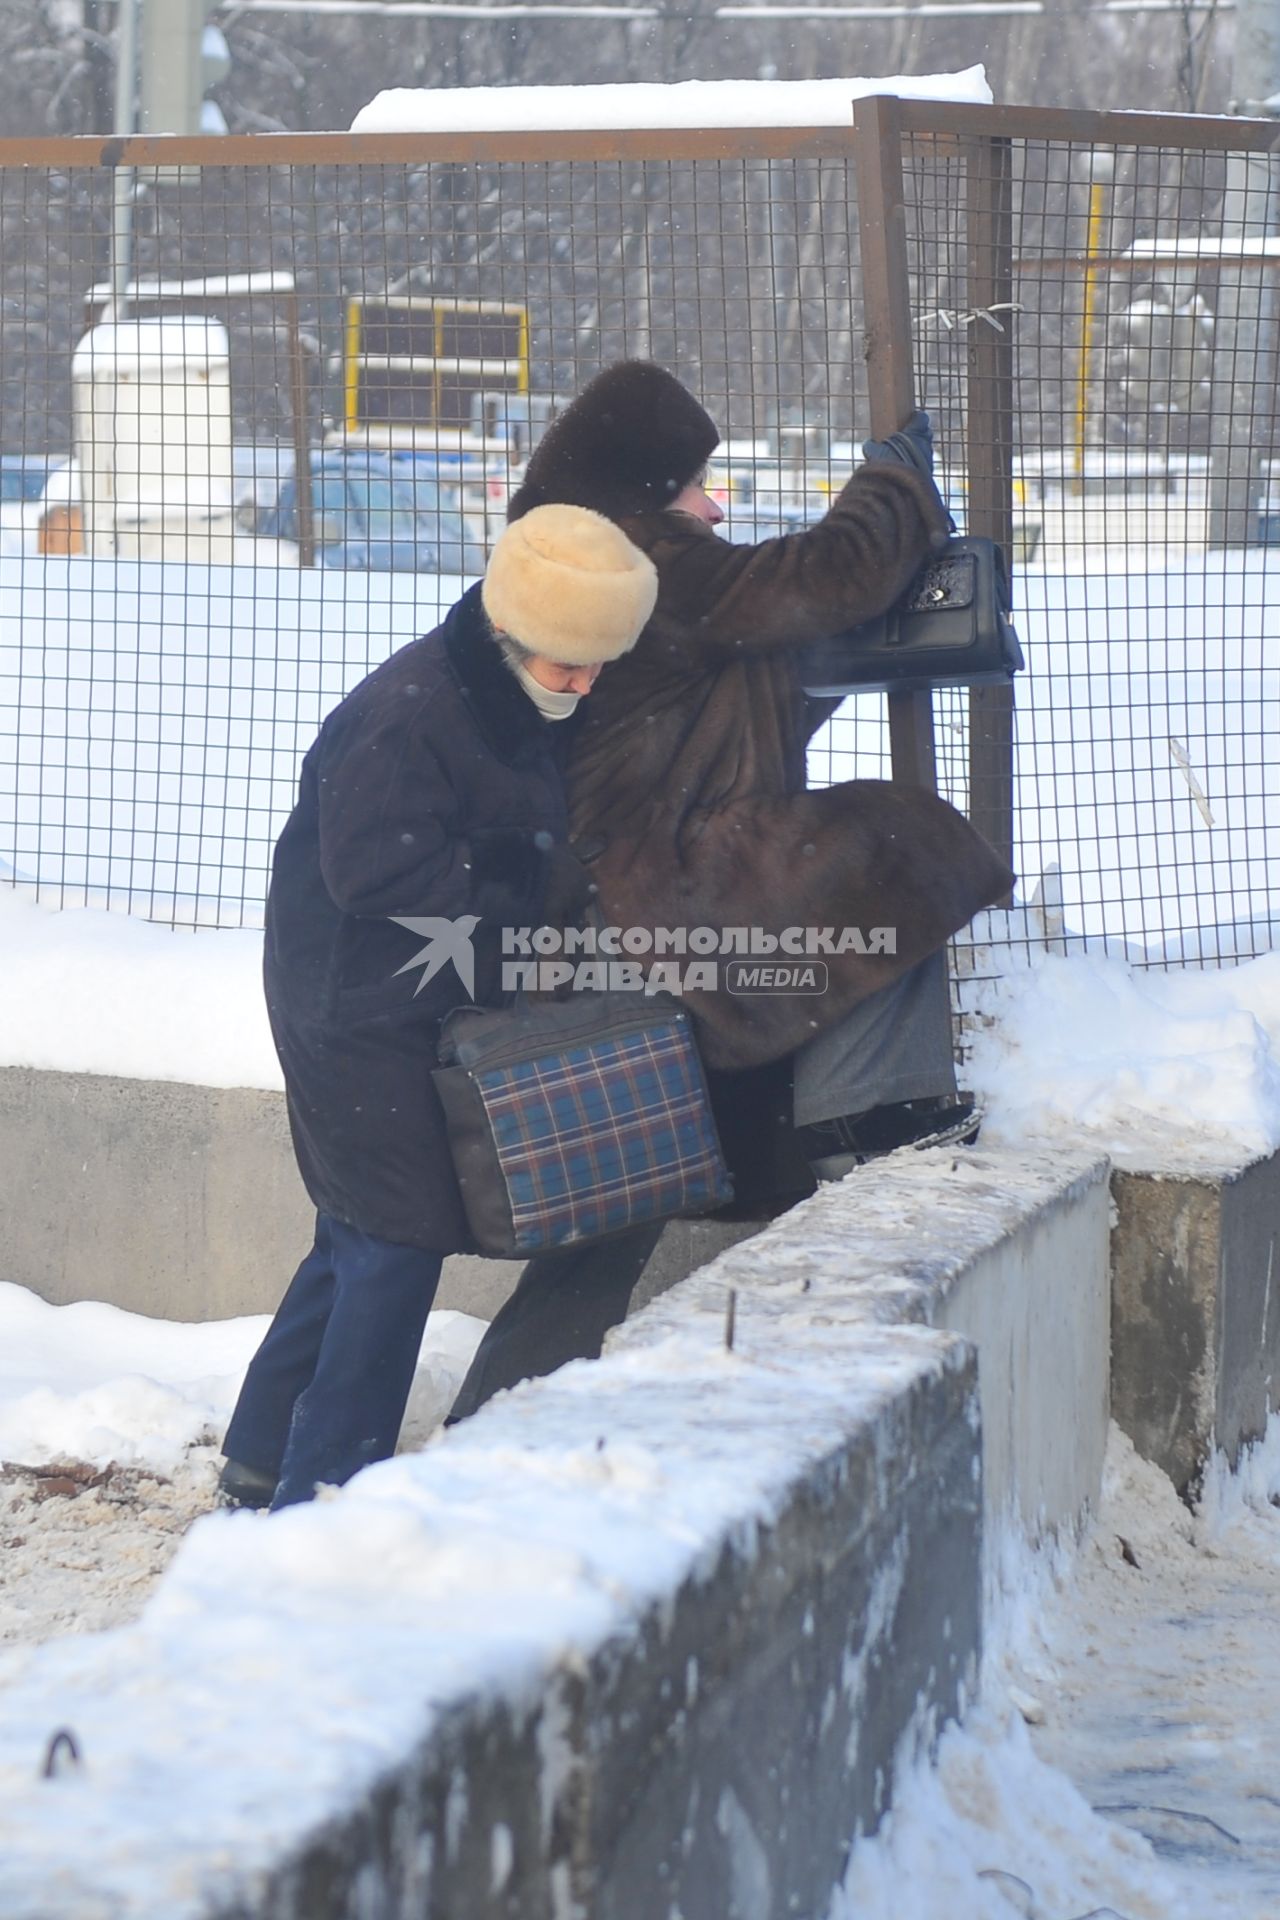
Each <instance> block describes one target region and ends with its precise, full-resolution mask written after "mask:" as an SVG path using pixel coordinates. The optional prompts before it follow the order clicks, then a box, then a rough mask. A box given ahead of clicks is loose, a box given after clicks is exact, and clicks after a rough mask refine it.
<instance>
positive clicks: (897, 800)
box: [509, 360, 1013, 1190]
mask: <svg viewBox="0 0 1280 1920" xmlns="http://www.w3.org/2000/svg"><path fill="white" fill-rule="evenodd" d="M718 441H719V434H718V432H717V430H716V428H715V426H714V424H713V422H712V421H711V419H710V417H709V415H708V414H707V413H706V412H705V410H704V409H703V408H702V406H701V405H700V404H699V403H698V401H697V400H696V399H695V398H694V397H693V395H692V394H691V393H689V392H688V390H687V389H686V388H685V387H683V386H682V385H681V384H680V382H679V381H678V380H676V379H675V378H674V377H673V376H672V375H671V374H669V373H668V372H666V371H665V369H664V368H662V367H658V366H655V365H653V364H651V363H649V362H646V361H637V360H631V361H622V362H620V363H618V364H616V365H614V366H611V367H607V368H606V369H605V370H604V372H603V373H601V374H599V375H598V376H597V377H596V378H595V379H594V380H592V381H591V382H590V383H589V384H588V385H587V386H586V387H585V388H584V389H583V391H582V393H581V394H580V395H579V396H578V398H577V399H576V400H575V401H573V402H572V404H571V405H570V406H569V407H568V408H566V410H565V411H564V412H563V413H562V414H560V415H559V416H558V418H557V419H556V420H555V421H554V422H553V423H552V425H551V427H550V428H549V429H548V431H547V433H546V435H545V436H544V438H543V440H542V442H541V444H540V445H539V446H538V448H537V449H536V451H535V452H534V454H533V457H532V459H531V460H530V462H529V467H528V470H527V474H526V477H525V480H524V483H523V485H522V486H521V487H520V489H519V491H518V492H517V493H516V494H515V496H514V498H513V500H512V502H511V508H510V516H509V517H510V518H511V519H512V520H518V519H519V518H520V516H521V515H522V514H525V513H527V512H528V511H529V510H530V509H531V508H533V507H536V506H539V505H542V504H544V503H546V502H550V501H562V502H569V503H573V504H577V505H582V506H591V507H594V508H595V509H596V510H597V511H599V512H601V513H604V514H607V515H608V516H609V517H610V518H611V519H613V520H615V521H616V522H617V524H618V525H619V526H620V527H622V529H623V530H624V532H625V533H626V534H627V535H628V537H629V538H630V539H631V540H632V541H633V542H634V543H635V544H636V546H638V547H639V548H640V549H641V550H642V551H643V552H644V553H647V554H648V555H649V557H650V559H651V560H652V561H653V563H654V565H655V567H656V569H657V574H658V599H657V604H656V607H655V609H654V612H653V615H652V617H651V618H650V620H649V622H648V624H647V626H646V627H645V629H644V632H643V633H642V634H641V637H640V640H639V642H638V643H637V645H636V646H635V648H634V649H633V650H632V651H631V652H630V653H629V654H628V655H627V656H626V657H625V658H624V659H622V660H620V661H618V662H616V663H614V664H613V665H611V666H609V667H607V668H606V669H605V671H604V673H603V674H602V675H601V679H600V684H599V686H598V688H597V689H596V692H595V694H594V697H593V699H592V701H591V705H590V710H589V713H588V716H587V718H586V720H585V722H584V724H583V726H582V728H581V731H580V732H579V734H578V737H577V739H576V741H575V744H574V748H573V755H572V760H571V765H570V808H571V824H572V831H573V833H574V836H575V841H576V843H577V844H579V845H580V846H583V845H586V844H587V843H595V844H596V845H598V847H599V851H598V854H597V856H596V858H595V860H594V864H593V868H592V871H593V877H594V878H595V880H596V883H597V886H598V890H599V905H600V907H601V908H602V910H603V913H604V916H605V919H606V920H607V921H608V922H610V923H612V924H614V925H617V926H619V927H623V928H640V929H650V930H653V929H657V928H666V929H682V928H683V929H692V928H698V927H702V928H706V927H710V928H714V929H717V930H723V929H729V928H756V929H760V930H761V931H762V933H763V935H764V936H765V945H766V950H767V943H768V941H769V940H770V939H773V940H777V939H778V938H780V936H782V935H783V933H784V932H785V931H786V930H788V929H797V928H799V929H834V935H835V939H836V941H837V942H839V940H840V938H841V936H842V934H845V951H843V952H839V951H837V952H834V953H832V952H829V951H828V952H823V953H822V954H821V958H822V960H823V962H824V964H825V967H826V989H825V992H822V993H821V994H818V995H816V996H815V995H807V996H806V995H803V994H800V995H794V994H793V995H787V994H768V993H758V994H743V993H736V992H727V991H724V990H723V966H724V958H725V956H723V955H722V956H721V959H720V966H721V975H720V982H719V985H718V988H717V990H714V991H712V990H699V991H695V992H693V993H691V994H690V995H689V1004H690V1007H691V1009H692V1011H693V1012H694V1013H695V1015H696V1017H697V1020H698V1026H699V1034H700V1039H701V1043H702V1048H703V1053H704V1056H705V1058H706V1060H707V1063H708V1065H709V1066H710V1067H712V1068H715V1069H720V1070H722V1071H723V1073H724V1076H725V1077H724V1079H723V1080H722V1081H721V1087H722V1090H723V1088H724V1086H726V1085H727V1086H728V1087H729V1088H730V1089H731V1091H732V1092H733V1093H734V1095H735V1098H734V1099H733V1100H732V1101H731V1102H730V1103H728V1106H727V1108H726V1110H727V1111H732V1112H735V1113H736V1114H738V1115H741V1114H742V1113H743V1112H744V1111H745V1110H746V1106H747V1105H750V1103H749V1102H748V1103H745V1104H744V1102H743V1100H742V1098H741V1097H740V1096H741V1095H742V1094H744V1093H747V1092H748V1091H751V1092H755V1093H759V1092H761V1091H764V1092H765V1094H766V1099H767V1102H768V1104H769V1106H770V1110H774V1109H776V1108H777V1106H778V1104H779V1101H778V1094H779V1088H780V1087H782V1088H783V1089H784V1097H785V1103H786V1105H787V1106H788V1107H789V1106H790V1104H791V1097H790V1084H789V1083H790V1078H791V1062H792V1061H794V1120H795V1122H796V1124H797V1126H798V1127H799V1128H800V1129H801V1138H802V1141H803V1145H804V1147H805V1151H806V1157H807V1158H808V1159H809V1160H810V1162H811V1163H814V1164H817V1165H818V1170H819V1172H820V1173H827V1174H830V1173H835V1172H840V1171H842V1170H844V1169H845V1168H846V1167H847V1166H848V1165H850V1164H852V1163H853V1162H854V1161H856V1160H858V1159H862V1158H865V1157H867V1155H868V1154H870V1153H874V1152H876V1151H884V1150H886V1149H887V1148H890V1147H892V1146H894V1145H898V1144H903V1143H905V1142H907V1141H909V1140H912V1139H917V1138H919V1137H921V1136H922V1135H927V1134H930V1133H933V1132H935V1131H937V1130H938V1127H939V1125H940V1122H942V1123H945V1122H948V1121H949V1122H951V1123H954V1122H955V1119H956V1117H957V1113H958V1111H959V1110H958V1109H957V1103H956V1090H955V1077H954V1068H953V1064H952V1048H951V1029H950V1015H949V1006H948V998H947V983H946V970H945V943H946V941H947V940H948V938H949V937H950V936H951V935H952V934H953V933H955V932H956V930H957V929H958V928H959V927H962V926H963V925H964V924H965V923H966V922H967V921H968V920H970V919H971V918H972V917H973V915H974V914H975V913H976V912H978V910H979V909H980V908H982V907H985V906H988V905H990V904H991V903H992V902H993V901H995V900H997V899H999V898H1000V897H1001V895H1003V894H1005V893H1006V892H1007V891H1008V890H1009V888H1010V887H1011V885H1012V883H1013V875H1012V874H1011V873H1010V871H1009V869H1008V867H1007V866H1006V865H1005V863H1004V861H1003V860H1002V859H1000V857H999V856H998V855H997V854H996V853H995V852H994V851H993V850H992V848H991V847H989V846H988V845H987V843H986V841H985V840H983V839H982V837H981V836H980V835H979V834H978V833H977V832H976V831H975V829H974V828H973V827H971V826H970V825H969V823H968V821H967V820H966V819H965V818H964V817H963V815H962V814H960V813H958V812H957V811H956V810H955V808H953V807H951V806H949V805H948V804H947V803H946V802H945V801H944V800H941V799H939V798H938V796H937V795H936V794H933V793H929V792H926V791H923V790H921V789H917V788H912V787H905V786H896V785H893V784H892V783H890V782H887V781H882V780H848V781H843V782H841V783H840V784H838V785H836V786H831V787H827V788H824V789H815V790H812V791H809V790H807V789H806V787H805V753H806V747H807V745H808V742H809V740H810V738H811V736H812V735H813V733H814V732H815V731H816V729H817V727H818V726H819V725H821V723H822V722H823V721H824V720H825V719H826V718H827V717H828V715H829V714H830V713H831V711H832V710H833V708H834V706H835V705H836V704H837V702H834V701H818V700H814V699H812V698H810V697H808V696H806V694H805V693H804V691H803V688H802V684H801V679H800V674H799V671H798V662H799V659H800V655H801V650H802V649H803V648H804V647H805V646H806V645H807V644H808V643H811V642H817V641H821V640H825V639H828V638H830V637H831V636H833V635H835V634H839V633H842V632H844V631H846V630H847V629H849V628H851V627H853V626H856V625H858V624H859V623H860V622H862V621H865V620H869V619H871V618H873V617H874V616H875V615H876V614H878V613H881V612H883V611H884V609H885V608H886V607H888V606H890V605H891V604H892V602H893V601H894V600H896V599H897V598H898V597H899V596H900V594H901V593H902V592H903V590H904V589H905V588H906V586H907V585H908V583H909V582H910V580H911V579H912V577H913V575H914V574H915V573H916V572H917V570H918V569H919V567H920V565H921V563H922V562H923V561H924V560H925V559H926V558H927V556H928V555H929V553H930V552H931V551H936V550H937V548H938V547H939V546H940V545H941V544H942V543H943V542H944V541H945V539H946V537H947V532H948V517H947V513H946V509H945V508H944V506H943V504H942V501H941V499H940V497H939V495H938V492H937V489H936V487H935V486H934V483H933V480H932V477H931V472H930V468H931V465H932V445H931V439H930V436H929V430H928V421H927V416H925V415H922V414H920V415H916V416H915V417H914V419H913V421H912V423H910V426H909V428H908V430H907V433H906V436H905V440H904V436H896V437H895V444H892V445H886V444H885V443H868V445H867V447H866V448H865V449H864V452H865V453H866V455H867V459H866V463H865V464H864V465H862V466H861V467H859V469H858V470H857V472H856V473H855V474H854V475H853V477H852V478H851V479H850V480H849V482H848V483H847V485H846V486H845V487H844V488H843V490H842V491H841V493H840V494H839V495H838V496H837V498H836V499H835V501H834V502H833V503H832V505H831V508H830V510H829V511H828V512H827V514H826V515H825V516H824V518H823V519H822V520H820V521H818V522H817V523H816V524H815V525H813V526H812V527H808V528H806V529H805V530H804V531H802V532H799V533H793V534H787V535H785V536H783V537H781V538H777V539H771V540H764V541H761V542H760V543H759V544H757V545H754V546H752V545H737V544H730V543H729V542H728V541H726V540H724V539H723V538H720V537H718V536H717V534H716V531H715V528H716V524H717V522H718V521H719V520H720V519H721V518H722V515H721V513H720V510H719V508H718V507H717V506H716V505H715V503H714V502H713V501H712V500H711V499H710V498H709V497H708V495H707V493H706V491H705V488H704V484H703V483H704V480H705V477H706V466H707V461H708V459H709V457H710V455H711V453H712V451H713V449H714V448H715V446H716V445H717V443H718ZM903 445H905V447H906V454H907V460H908V461H909V462H911V463H910V464H904V462H903V459H902V457H901V456H900V455H899V454H898V452H897V449H898V448H899V447H901V446H903ZM885 928H889V929H892V930H893V932H892V950H891V951H890V950H884V946H883V943H882V950H879V951H874V950H873V951H859V950H857V949H858V943H857V942H856V941H852V940H851V938H850V936H848V934H847V932H846V930H851V929H852V930H858V931H859V932H860V933H861V934H862V935H863V936H864V944H866V941H865V936H867V935H869V933H870V930H872V929H885ZM775 951H781V950H780V949H775ZM769 1063H774V1065H773V1067H772V1069H771V1071H769V1072H766V1073H764V1074H763V1075H761V1074H748V1073H747V1072H746V1070H747V1069H759V1068H761V1067H767V1066H768V1065H769ZM721 1104H722V1105H724V1104H725V1103H723V1102H722V1103H721ZM759 1114H760V1109H759V1106H758V1104H757V1106H756V1110H755V1120H754V1121H753V1125H754V1126H755V1127H756V1130H757V1131H758V1123H759ZM791 1117H792V1115H791V1114H790V1113H788V1115H787V1118H788V1120H790V1119H791ZM739 1185H740V1190H741V1185H742V1183H741V1180H740V1182H739Z"/></svg>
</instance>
